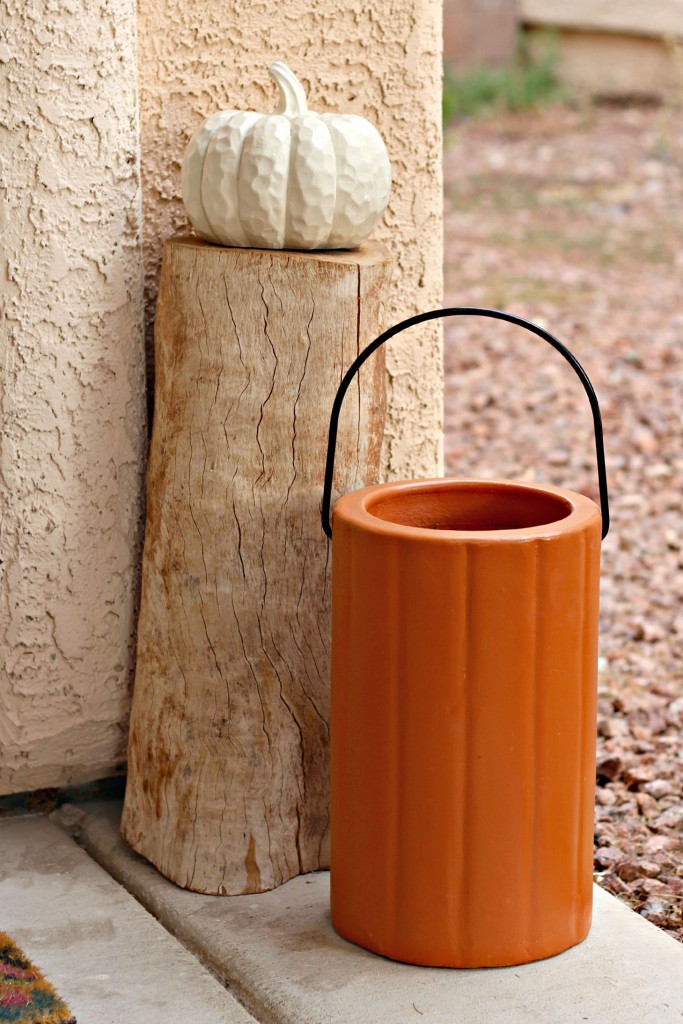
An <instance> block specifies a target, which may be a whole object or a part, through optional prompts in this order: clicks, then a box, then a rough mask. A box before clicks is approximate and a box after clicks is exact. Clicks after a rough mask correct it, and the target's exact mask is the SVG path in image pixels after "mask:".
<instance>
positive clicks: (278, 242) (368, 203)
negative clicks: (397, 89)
mask: <svg viewBox="0 0 683 1024" xmlns="http://www.w3.org/2000/svg"><path fill="white" fill-rule="evenodd" d="M269 74H270V76H271V78H273V79H274V80H275V82H276V83H277V85H278V88H279V90H280V103H279V106H278V109H277V112H276V113H275V114H256V113H253V112H251V111H248V112H246V111H237V110H224V111H221V112H220V113H218V114H213V115H212V116H211V117H209V118H207V120H206V121H204V123H203V124H202V125H201V127H200V128H199V129H198V131H197V132H196V133H195V134H194V136H193V138H192V139H191V140H190V143H189V145H188V147H187V150H186V152H185V157H184V159H183V166H182V176H181V184H182V195H183V202H184V203H185V208H186V210H187V214H188V217H189V218H190V222H191V223H192V226H193V227H194V229H195V231H197V232H198V234H200V235H202V237H203V238H206V239H208V240H209V241H210V242H216V243H218V244H221V245H232V246H253V247H254V248H262V249H347V248H353V247H354V246H357V245H358V244H359V243H360V242H362V241H363V239H364V238H367V236H368V235H369V234H370V232H371V231H372V229H373V228H374V226H375V225H376V224H377V222H378V220H379V219H380V217H381V216H382V214H383V213H384V210H385V208H386V205H387V201H388V198H389V189H390V186H391V165H390V163H389V157H388V156H387V151H386V148H385V146H384V143H383V142H382V139H381V138H380V135H379V133H378V132H377V130H376V129H375V128H373V126H372V125H371V124H370V122H369V121H366V120H365V118H363V117H358V116H356V115H354V114H313V113H310V112H309V110H308V106H307V103H306V96H305V93H304V90H303V86H302V85H301V82H299V80H298V79H297V77H296V75H294V73H293V72H292V71H290V69H289V68H288V67H287V65H286V64H283V63H282V61H277V63H275V64H273V65H272V67H271V68H270V69H269Z"/></svg>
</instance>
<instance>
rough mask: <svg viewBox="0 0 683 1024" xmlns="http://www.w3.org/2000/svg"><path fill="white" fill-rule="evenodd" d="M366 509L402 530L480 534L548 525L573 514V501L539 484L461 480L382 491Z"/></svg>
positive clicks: (369, 502)
mask: <svg viewBox="0 0 683 1024" xmlns="http://www.w3.org/2000/svg"><path fill="white" fill-rule="evenodd" d="M365 507H366V511H367V512H369V513H370V514H371V515H373V516H375V517H376V518H377V519H383V520H384V521H385V522H388V523H396V524H397V525H399V526H412V527H417V528H419V529H423V530H472V531H474V530H476V531H480V532H481V531H488V530H524V529H529V528H530V527H534V526H548V525H550V524H551V523H556V522H558V521H559V520H561V519H566V518H567V516H569V515H570V514H571V512H572V511H573V505H572V503H571V501H570V500H569V499H568V498H565V497H563V496H561V495H559V494H553V493H550V492H548V491H545V490H540V489H538V490H535V489H534V488H533V486H524V485H515V484H514V483H507V482H505V483H503V482H496V481H481V482H479V481H458V480H446V481H444V483H443V485H441V486H438V487H434V486H433V485H432V486H425V487H424V488H420V487H419V486H411V487H410V488H409V489H408V488H407V489H406V490H403V491H393V493H389V494H388V495H382V494H381V493H378V494H376V495H374V496H373V498H372V499H371V500H370V501H368V503H367V505H366V506H365Z"/></svg>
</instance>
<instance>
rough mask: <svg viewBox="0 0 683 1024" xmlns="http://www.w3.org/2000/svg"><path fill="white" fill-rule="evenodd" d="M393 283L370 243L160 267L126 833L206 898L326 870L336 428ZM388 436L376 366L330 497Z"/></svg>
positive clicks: (189, 248)
mask: <svg viewBox="0 0 683 1024" xmlns="http://www.w3.org/2000/svg"><path fill="white" fill-rule="evenodd" d="M390 273H391V267H390V260H389V258H388V256H387V254H386V252H385V251H384V250H382V249H380V248H379V247H378V246H375V245H372V244H366V245H365V246H363V247H362V248H361V249H359V250H356V251H354V252H335V253H294V252H275V251H264V250H250V249H225V248H218V247H216V246H211V245H207V244H204V243H202V242H200V241H198V240H196V239H193V238H177V239H173V240H171V241H170V242H168V243H167V244H166V247H165V251H164V261H163V267H162V273H161V281H160V288H159V298H158V306H157V318H156V331H155V350H156V384H155V417H154V429H153V436H152V446H151V452H150V460H149V468H148V480H147V490H148V493H147V526H146V534H145V550H144V560H143V573H142V598H141V611H140V620H139V627H138V654H137V669H136V677H135V690H134V695H133V707H132V713H131V732H130V742H129V766H128V772H129V774H128V786H127V791H126V800H125V807H124V814H123V821H122V832H123V835H124V838H125V839H126V840H127V841H128V843H130V845H131V846H132V847H133V848H134V849H135V850H137V851H138V853H141V854H142V855H143V856H144V857H146V858H147V859H148V860H150V861H151V862H152V863H153V864H155V865H156V867H157V868H158V869H159V870H160V871H161V872H162V873H163V874H164V875H166V877H168V878H170V879H172V880H173V881H174V882H176V883H177V884H178V885H181V886H184V887H186V888H189V889H194V890H196V891H198V892H206V893H220V894H224V895H236V894H241V893H253V892H262V891H265V890H267V889H272V888H274V887H275V886H277V885H279V884H280V883H282V882H284V881H286V880H287V879H288V878H291V877H293V876H294V875H297V874H300V873H303V872H307V871H314V870H316V869H318V868H323V867H326V866H327V865H328V833H329V827H328V826H329V812H328V740H329V726H328V721H329V719H328V697H329V613H330V586H329V582H330V581H329V551H328V543H327V540H326V538H325V537H324V535H323V533H322V530H321V526H320V501H321V492H322V483H323V471H324V462H325V449H326V443H327V427H328V421H329V414H330V410H331V406H332V401H333V398H334V394H335V392H336V389H337V387H338V385H339V383H340V380H341V377H342V374H343V372H344V371H345V370H346V369H347V368H348V366H349V365H350V364H351V362H352V361H353V359H354V358H355V356H356V355H357V354H358V352H359V351H360V349H361V348H362V347H363V346H364V345H365V344H367V342H368V341H370V340H371V339H372V338H373V337H374V336H375V335H376V334H378V333H379V332H380V330H381V329H382V325H381V322H380V321H381V310H382V296H383V295H384V294H385V292H386V289H387V286H388V282H389V277H390ZM378 357H379V358H378ZM354 392H355V394H354ZM383 424H384V366H383V362H382V358H381V355H380V353H377V355H376V356H374V357H373V359H372V360H371V361H370V363H369V364H368V365H367V368H366V369H364V370H363V371H362V372H361V378H360V381H358V382H357V383H355V384H354V385H353V387H352V391H351V393H350V394H349V395H348V396H347V399H346V402H345V406H344V410H343V413H342V418H341V421H340V431H339V440H338V445H337V461H336V474H335V480H336V484H337V487H338V488H339V491H346V490H350V489H353V488H356V487H360V486H363V485H364V484H365V483H368V482H370V481H374V480H376V479H377V476H378V472H379V456H380V447H381V441H382V432H383Z"/></svg>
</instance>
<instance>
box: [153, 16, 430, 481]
mask: <svg viewBox="0 0 683 1024" xmlns="http://www.w3.org/2000/svg"><path fill="white" fill-rule="evenodd" d="M138 35H139V66H140V117H141V138H142V173H143V205H144V214H145V232H144V239H145V271H146V279H147V298H148V305H149V307H150V309H151V304H152V301H153V298H154V294H155V288H156V278H157V274H158V266H159V259H160V253H161V245H162V242H163V240H164V239H165V238H167V237H169V235H171V234H172V233H173V232H174V231H175V230H176V229H178V228H180V227H185V225H186V223H187V222H186V219H185V215H184V211H183V208H182V204H181V202H180V200H179V186H180V161H181V158H182V154H183V151H184V148H185V145H186V143H187V140H188V138H189V136H190V134H191V133H192V132H193V131H194V129H195V128H196V127H197V125H198V124H199V123H200V121H201V120H202V119H203V118H204V117H206V116H208V115H209V114H211V113H213V112H214V111H217V110H222V109H226V108H234V109H246V110H249V109H252V110H263V111H264V112H265V111H270V110H273V109H274V108H275V105H276V90H275V86H274V85H273V83H272V82H271V81H270V79H269V77H268V75H267V69H268V66H269V65H270V64H271V63H272V62H273V61H275V60H284V61H285V62H286V63H287V64H289V66H290V67H291V68H292V70H293V71H294V72H295V73H296V74H297V76H298V77H299V78H300V80H301V81H302V83H303V84H304V87H305V89H306V91H307V93H308V97H309V107H310V109H311V110H314V111H321V112H322V111H330V110H335V111H341V112H349V113H356V114H361V115H362V116H364V117H367V118H368V119H369V120H371V121H372V122H373V123H374V124H375V125H376V126H377V128H378V129H379V131H380V132H381V134H382V136H383V138H384V140H385V142H386V144H387V148H388V151H389V156H390V158H391V161H392V165H393V171H394V185H393V191H392V196H391V200H390V204H389V209H388V211H387V213H386V216H385V219H384V223H383V224H382V225H381V227H380V228H379V229H378V230H377V231H376V233H375V235H374V237H375V238H376V239H378V240H379V241H381V242H384V243H385V244H386V245H387V246H388V247H389V249H390V250H391V252H392V254H393V256H394V258H395V260H396V264H397V273H396V276H395V279H394V283H393V289H392V291H391V294H390V296H389V301H388V306H387V311H386V318H385V319H386V323H387V325H388V324H390V323H393V322H394V321H396V320H399V319H402V318H403V317H406V316H409V315H411V314H413V313H415V312H420V311H423V310H426V309H429V308H431V307H434V306H439V305H440V304H441V296H442V259H443V254H442V234H441V226H442V198H441V50H442V44H441V38H442V10H441V0H375V2H373V3H366V2H364V0H282V2H280V3H269V2H261V0H256V2H254V0H248V2H247V0H234V2H232V3H216V2H215V0H194V2H193V3H191V4H188V3H187V2H185V0H139V22H138ZM368 340H370V339H368ZM386 357H387V367H388V373H389V392H388V398H389V415H388V430H387V437H386V443H385V450H384V467H385V474H386V475H387V476H389V477H405V476H420V475H434V474H435V473H437V472H438V470H439V468H440V463H441V409H442V389H441V384H442V369H441V365H442V359H441V341H440V333H439V327H438V326H433V325H432V326H426V327H423V328H422V329H418V328H416V329H414V330H413V331H412V332H410V333H409V334H408V335H407V336H405V335H404V336H403V337H402V338H401V339H400V340H396V341H394V342H392V343H391V345H390V346H388V350H387V353H386ZM323 443H324V442H323V440H322V439H321V444H323ZM321 484H322V481H321Z"/></svg>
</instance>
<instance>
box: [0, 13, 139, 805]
mask: <svg viewBox="0 0 683 1024" xmlns="http://www.w3.org/2000/svg"><path fill="white" fill-rule="evenodd" d="M134 12H135V4H134V0H69V2H68V3H63V4H62V3H60V4H55V3H50V2H48V0H4V2H3V4H2V33H1V35H0V124H1V125H2V133H1V136H0V137H1V139H2V146H1V147H0V148H1V156H0V167H1V168H2V171H1V180H0V186H1V187H0V200H1V202H0V221H1V223H0V261H1V271H0V365H1V366H2V372H1V376H0V417H1V426H2V433H1V435H0V521H1V526H0V549H1V555H0V557H1V558H2V564H1V565H0V793H8V792H17V791H21V790H27V789H35V788H37V787H42V786H60V785H64V784H68V783H76V782H82V781H86V780H88V779H93V778H98V777H102V776H106V775H110V774H112V772H114V771H115V770H116V769H117V766H120V765H121V763H122V761H123V760H124V759H125V748H126V734H125V718H126V715H127V711H128V702H129V691H130V682H131V675H132V663H133V640H134V626H135V606H136V599H137V590H138V561H139V547H140V526H141V507H142V475H143V468H144V457H145V448H146V430H145V405H144V362H143V346H142V331H141V322H142V281H141V276H142V275H141V263H140V244H139V230H140V214H139V205H140V204H139V173H138V168H139V162H138V137H137V112H136V76H135V13H134Z"/></svg>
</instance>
